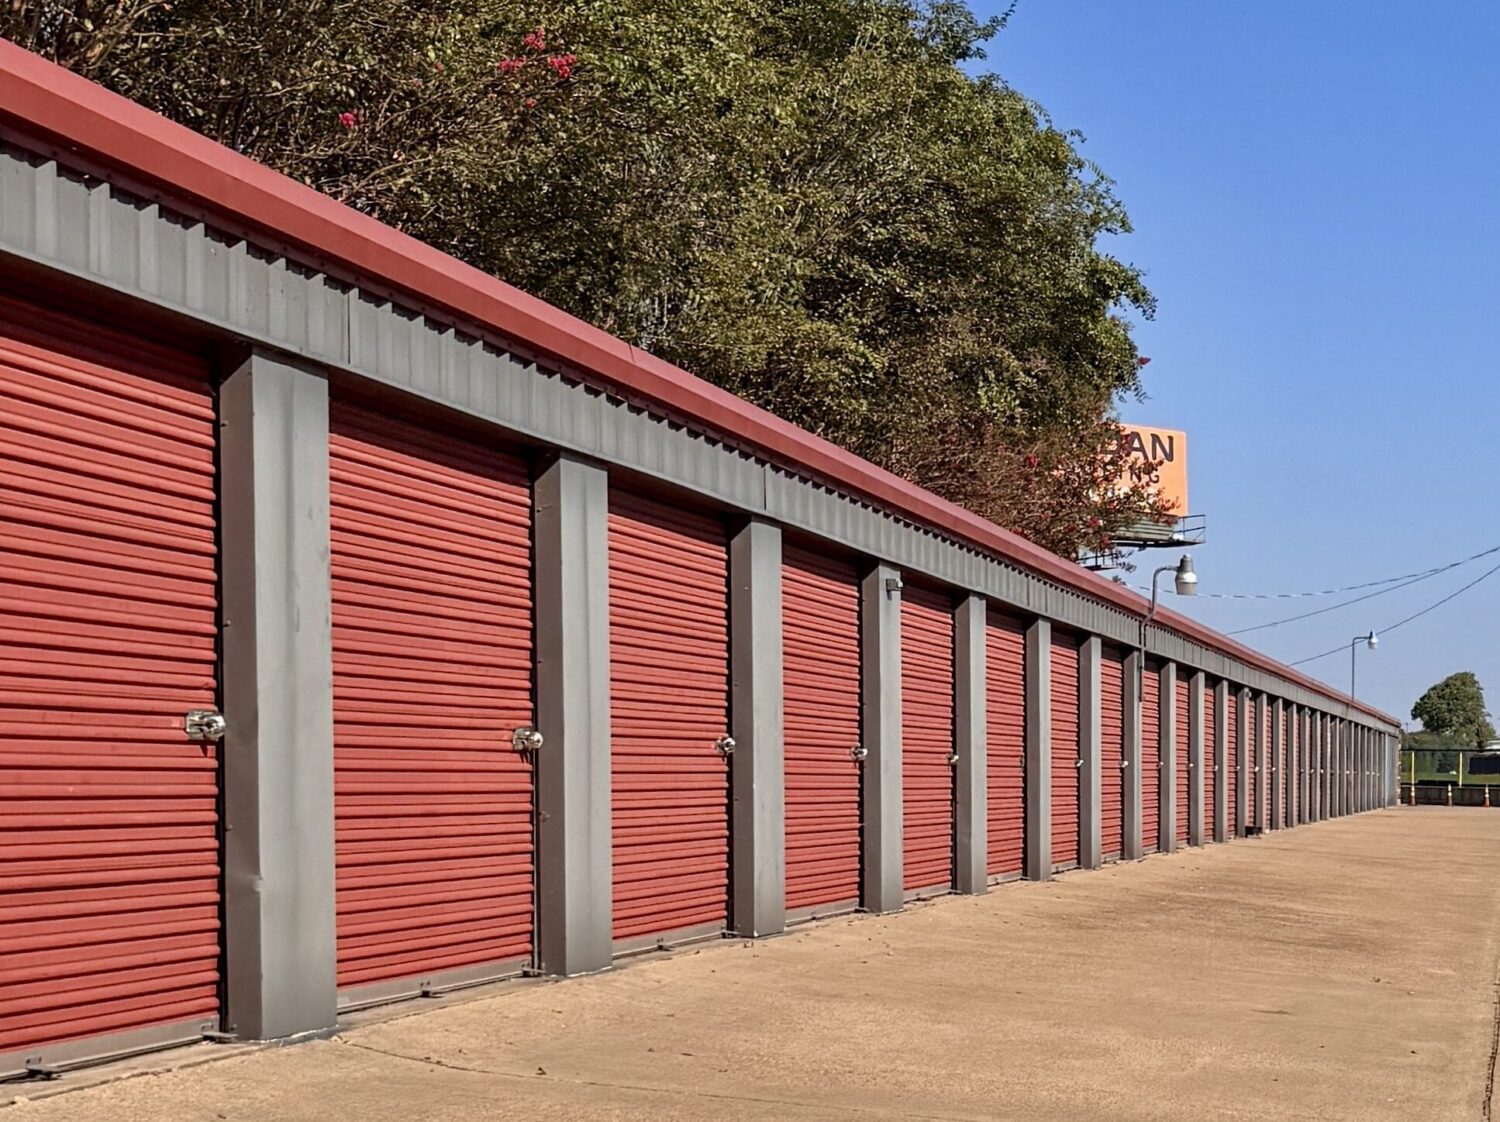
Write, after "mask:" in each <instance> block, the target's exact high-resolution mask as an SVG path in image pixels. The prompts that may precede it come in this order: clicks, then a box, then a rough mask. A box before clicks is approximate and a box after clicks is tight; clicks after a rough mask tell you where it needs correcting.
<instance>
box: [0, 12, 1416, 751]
mask: <svg viewBox="0 0 1500 1122" xmlns="http://www.w3.org/2000/svg"><path fill="white" fill-rule="evenodd" d="M0 112H3V114H4V115H5V116H7V117H10V118H13V119H14V120H15V121H16V122H17V123H19V124H21V125H22V126H24V127H25V129H26V130H27V131H28V132H40V133H42V134H44V135H45V137H46V138H47V139H49V140H51V141H52V142H53V143H55V144H58V145H60V146H62V147H65V148H68V149H72V150H76V151H79V152H81V153H84V154H86V155H87V156H88V157H89V158H91V159H93V160H96V161H100V162H102V163H104V164H106V165H108V166H112V167H115V168H118V169H120V170H122V171H124V172H126V173H127V174H128V175H130V176H131V177H132V178H134V179H137V180H140V181H143V182H146V183H150V184H155V185H157V186H158V187H159V188H161V189H162V190H163V191H164V192H166V193H168V194H170V195H171V196H173V197H176V198H180V199H184V200H187V201H189V202H191V203H192V204H194V205H196V206H198V207H200V208H202V209H204V210H205V211H207V212H209V213H213V214H219V215H223V216H225V217H226V218H228V219H229V220H231V221H233V222H234V223H236V224H237V225H241V226H243V227H245V228H247V229H253V230H259V231H263V232H265V233H266V234H268V235H269V236H270V237H271V238H273V239H275V240H276V241H278V242H284V243H288V244H291V245H294V246H298V247H301V248H302V249H304V250H306V251H308V252H310V253H312V254H314V255H316V256H317V257H320V258H323V259H326V260H329V261H333V262H337V263H338V264H339V265H340V266H342V267H344V268H347V269H348V270H350V271H352V272H354V273H357V274H359V275H361V276H366V277H369V278H370V279H371V280H373V281H375V282H377V283H379V284H381V285H383V286H386V287H388V288H390V289H393V290H397V291H400V292H405V293H409V294H410V295H411V296H413V297H414V298H416V299H417V300H418V301H419V302H422V303H426V304H430V305H436V306H438V307H442V308H446V309H448V310H450V311H451V312H452V313H454V314H455V315H456V316H459V317H462V318H465V319H471V320H475V321H477V322H479V323H481V324H483V325H485V326H486V327H487V328H489V329H490V330H492V331H495V332H497V333H499V334H501V335H504V336H506V337H508V338H511V339H514V340H516V341H517V342H519V343H522V344H524V345H525V346H526V347H528V348H530V349H532V350H534V351H536V352H539V353H541V354H543V355H547V356H551V357H552V358H554V359H556V360H557V361H559V362H561V363H564V364H567V365H571V366H575V367H578V368H579V369H581V370H583V371H586V372H588V373H590V374H592V375H594V376H597V377H599V378H602V379H604V380H605V381H607V382H609V383H612V384H614V385H617V386H619V387H621V388H622V389H624V390H626V391H628V392H629V393H631V394H636V395H640V396H641V397H644V398H646V399H649V400H651V401H654V402H657V403H659V404H661V405H662V406H664V407H666V408H667V409H669V410H671V411H673V412H675V413H678V414H680V415H682V416H684V417H687V418H691V419H693V420H696V421H697V422H699V423H701V424H703V425H705V426H708V427H709V428H710V429H714V430H717V431H719V432H721V433H723V434H725V435H727V436H729V437H732V438H734V439H735V440H738V441H743V442H744V443H746V444H749V445H751V446H753V447H756V448H759V449H762V450H764V451H765V452H767V453H769V454H770V455H771V456H772V457H774V458H776V459H779V460H782V461H783V462H787V463H791V464H795V465H799V466H800V467H801V468H803V469H805V470H806V471H808V472H810V473H812V474H814V475H816V476H819V477H821V478H823V479H825V480H828V481H830V482H832V483H836V484H837V485H839V486H840V487H842V488H846V489H848V490H849V491H850V492H852V493H854V494H856V495H860V496H862V497H865V498H868V499H871V500H873V501H874V502H876V503H877V504H879V505H880V506H883V507H885V508H887V509H889V510H891V511H893V512H895V513H897V514H900V515H901V516H903V517H906V518H909V519H911V520H913V521H915V522H919V523H921V524H923V525H926V526H930V527H933V528H935V529H937V530H940V531H942V532H943V533H946V534H949V535H952V536H953V537H955V538H958V539H960V540H962V541H965V542H968V543H971V544H973V545H976V546H978V547H980V548H981V549H984V550H986V551H988V552H991V553H995V554H998V555H1000V556H1002V557H1004V558H1005V559H1006V560H1008V561H1011V562H1013V563H1015V564H1018V565H1021V566H1023V567H1024V568H1026V569H1029V570H1031V571H1032V572H1034V573H1037V574H1039V575H1041V576H1044V577H1046V578H1048V579H1049V580H1052V581H1055V582H1056V583H1058V584H1061V585H1064V586H1066V587H1068V588H1072V589H1074V590H1076V591H1078V592H1080V593H1082V594H1084V595H1086V596H1090V597H1093V598H1095V599H1098V600H1103V601H1105V602H1106V603H1108V604H1111V605H1113V606H1115V607H1117V608H1119V609H1121V610H1123V611H1125V612H1127V613H1129V614H1130V615H1133V616H1137V617H1139V616H1142V615H1143V614H1144V612H1145V608H1146V602H1145V599H1144V598H1143V597H1141V596H1139V595H1137V594H1136V593H1134V592H1131V591H1130V590H1129V589H1126V588H1124V587H1122V586H1121V585H1118V584H1115V583H1114V582H1113V581H1109V580H1105V579H1104V578H1103V577H1100V576H1098V575H1096V574H1094V573H1091V572H1089V571H1087V570H1086V569H1082V568H1080V567H1079V566H1077V565H1076V564H1074V563H1072V562H1070V561H1067V560H1064V559H1063V558H1061V557H1059V556H1057V555H1056V554H1054V553H1050V552H1048V551H1047V550H1044V549H1042V548H1040V547H1039V546H1036V545H1034V544H1032V543H1031V542H1028V541H1026V540H1025V539H1024V538H1021V537H1019V536H1017V535H1016V534H1013V533H1011V532H1010V531H1008V530H1004V529H1001V528H1000V527H999V526H997V525H995V524H994V523H992V522H989V521H987V520H985V519H983V518H980V517H979V516H978V515H976V514H973V513H971V512H970V511H967V510H964V509H963V508H962V507H959V506H956V505H954V504H953V503H950V502H947V501H946V500H944V499H941V498H939V497H938V496H936V495H934V494H932V493H931V492H930V491H926V490H923V489H922V488H920V487H917V486H915V485H914V484H911V483H908V482H907V481H906V480H904V479H901V478H900V477H899V476H896V475H894V474H892V473H891V472H888V471H885V470H884V469H882V468H878V467H876V466H875V465H874V464H871V463H869V462H868V461H866V460H862V459H860V458H859V457H858V456H855V455H854V454H852V453H850V452H847V451H845V450H844V449H842V448H839V447H838V446H836V445H834V444H832V443H830V442H828V441H826V440H823V439H822V438H820V437H817V436H814V435H813V434H811V433H809V432H806V431H805V430H803V429H800V428H798V427H797V426H795V425H793V424H791V423H789V422H787V421H784V420H782V419H781V418H779V417H777V416H775V415H773V414H771V413H769V412H767V411H766V410H764V409H761V408H759V407H757V406H754V405H751V404H750V403H748V402H746V401H743V400H741V399H740V398H737V397H735V396H734V395H733V394H730V393H728V392H727V391H725V390H721V389H719V388H718V387H716V386H712V385H710V384H709V383H707V382H705V381H703V380H702V379H700V378H695V377H694V376H693V375H691V374H689V373H687V371H685V370H682V369H680V368H678V367H676V366H673V365H671V364H670V363H667V362H663V361H662V360H661V359H659V358H656V357H654V356H652V355H650V354H647V353H646V352H644V351H641V350H638V349H636V348H634V347H632V346H630V345H629V344H628V343H625V342H623V341H622V340H620V339H617V338H615V337H614V336H612V335H609V334H607V333H606V332H604V331H601V330H599V329H598V328H596V327H593V326H591V325H589V324H587V323H584V322H583V321H582V320H580V319H577V318H575V317H573V316H570V315H568V314H567V313H566V312H563V311H561V310H559V309H557V308H554V307H552V306H551V305H550V304H547V303H545V302H543V301H541V300H538V299H537V298H536V297H534V296H528V295H527V294H526V293H524V292H522V291H520V290H519V289H517V288H514V287H512V286H511V285H508V284H506V283H505V282H504V281H500V280H497V279H496V278H494V277H492V276H490V275H488V274H487V273H483V272H481V271H479V270H478V269H475V268H473V267H472V266H469V265H465V264H464V263H463V262H461V261H459V260H457V259H455V258H453V257H449V256H448V255H447V254H445V253H442V252H441V251H439V250H436V249H433V248H432V247H431V246H429V245H426V244H424V243H422V242H419V241H417V240H416V239H415V238H412V237H409V236H407V235H406V234H403V233H401V232H400V231H398V230H394V229H392V228H391V227H389V226H386V225H384V224H382V223H380V222H378V221H376V220H375V219H373V218H370V217H368V216H367V215H363V214H360V213H359V212H358V211H355V210H352V209H350V208H349V207H346V206H344V205H343V204H342V203H338V202H335V201H334V200H332V199H330V198H328V197H327V196H326V195H322V194H319V193H318V192H317V191H314V190H313V189H312V188H310V187H307V186H306V185H305V184H301V183H298V182H296V181H295V180H292V179H289V178H287V177H286V176H284V175H282V174H280V173H279V172H276V171H273V170H272V169H270V168H268V167H266V166H265V165H263V164H259V163H256V162H255V161H254V160H251V159H248V158H247V157H244V156H241V155H240V154H238V153H236V152H232V151H230V150H229V149H227V148H225V147H224V146H223V145H220V144H218V143H216V142H214V141H212V140H209V139H208V138H207V137H204V136H201V135H199V134H198V133H195V132H193V131H192V130H191V129H188V128H185V127H184V126H182V125H178V124H176V123H175V122H173V121H169V120H167V119H166V118H165V117H162V116H160V115H158V114H156V113H153V112H151V111H150V110H149V109H146V108H144V107H142V106H140V105H137V104H136V103H134V102H132V101H130V100H128V99H126V98H123V97H120V96H119V95H117V94H114V93H111V92H110V91H108V90H106V89H104V88H103V87H102V86H98V85H96V84H94V83H93V82H90V81H88V80H87V79H85V78H82V77H79V76H78V75H76V74H73V73H72V72H70V71H67V70H65V69H63V68H61V67H59V66H56V65H55V64H53V63H50V62H48V61H47V60H45V59H43V58H40V57H39V56H37V55H34V54H32V53H31V52H29V51H26V50H23V49H22V48H20V47H18V46H16V45H15V44H14V43H11V42H8V41H6V40H3V39H0ZM1156 622H1157V624H1158V625H1163V626H1166V627H1169V628H1170V629H1171V630H1173V631H1176V632H1178V633H1179V634H1181V635H1184V636H1186V637H1188V638H1190V639H1193V640H1196V641H1197V642H1200V643H1203V644H1204V645H1206V646H1209V647H1212V648H1214V649H1216V650H1219V651H1222V652H1224V653H1225V654H1229V655H1232V656H1234V657H1236V658H1238V659H1240V660H1241V661H1243V662H1245V663H1247V664H1249V665H1251V666H1255V667H1257V668H1259V669H1261V670H1264V671H1267V672H1268V673H1272V674H1276V675H1278V676H1280V677H1283V678H1286V679H1287V680H1289V681H1292V682H1296V683H1298V684H1300V685H1302V686H1304V687H1306V688H1308V689H1310V690H1313V691H1314V692H1316V693H1319V694H1321V695H1323V696H1324V697H1327V698H1329V699H1330V700H1334V701H1337V702H1344V701H1345V698H1344V696H1343V695H1342V694H1340V693H1338V692H1337V691H1335V690H1333V689H1331V688H1330V687H1329V686H1327V685H1325V684H1324V683H1322V682H1319V681H1316V680H1315V679H1313V678H1309V677H1307V676H1306V675H1304V674H1300V673H1298V672H1297V671H1295V670H1293V669H1291V668H1290V667H1288V666H1284V665H1282V664H1281V663H1279V662H1277V661H1275V660H1274V659H1271V658H1267V657H1266V656H1265V655H1262V654H1260V653H1259V652H1257V651H1254V650H1251V649H1250V648H1249V647H1246V646H1243V645H1242V644H1240V643H1236V642H1235V641H1234V640H1232V639H1230V638H1228V637H1227V636H1224V635H1220V634H1219V633H1218V632H1216V631H1213V630H1212V629H1210V628H1207V627H1204V626H1203V625H1202V624H1200V623H1197V622H1196V621H1194V620H1191V619H1188V618H1187V617H1186V616H1182V615H1179V614H1177V613H1175V612H1172V611H1169V610H1166V609H1163V610H1160V611H1158V613H1157V616H1156ZM1355 708H1357V709H1359V710H1361V711H1362V712H1364V713H1367V714H1369V715H1370V716H1373V717H1376V718H1378V719H1380V720H1383V721H1387V722H1389V723H1391V724H1392V725H1395V724H1397V722H1396V721H1395V720H1394V719H1393V718H1391V717H1389V716H1387V715H1386V714H1384V713H1381V712H1380V711H1379V710H1376V709H1372V708H1370V707H1368V706H1366V705H1362V704H1358V703H1356V705H1355Z"/></svg>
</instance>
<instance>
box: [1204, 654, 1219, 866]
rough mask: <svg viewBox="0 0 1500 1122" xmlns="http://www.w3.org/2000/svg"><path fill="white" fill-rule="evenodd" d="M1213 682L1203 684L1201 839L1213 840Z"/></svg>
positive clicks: (1215, 748) (1215, 733) (1215, 747)
mask: <svg viewBox="0 0 1500 1122" xmlns="http://www.w3.org/2000/svg"><path fill="white" fill-rule="evenodd" d="M1217 706H1218V703H1217V701H1216V699H1215V696H1214V684H1213V683H1212V682H1205V683H1204V685H1203V840H1204V841H1205V842H1211V841H1213V840H1214V809H1215V807H1216V806H1217V805H1218V804H1217V802H1216V801H1215V798H1214V794H1215V792H1214V789H1215V787H1217V785H1218V774H1219V768H1218V759H1219V754H1218V745H1219V727H1218V725H1217V724H1215V723H1214V717H1215V715H1216V714H1217V712H1218V708H1217Z"/></svg>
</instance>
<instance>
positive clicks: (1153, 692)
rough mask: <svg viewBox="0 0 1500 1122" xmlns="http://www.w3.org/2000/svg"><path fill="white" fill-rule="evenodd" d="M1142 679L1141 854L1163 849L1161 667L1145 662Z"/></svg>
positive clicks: (1164, 779) (1164, 774) (1164, 778)
mask: <svg viewBox="0 0 1500 1122" xmlns="http://www.w3.org/2000/svg"><path fill="white" fill-rule="evenodd" d="M1145 667H1146V670H1145V673H1144V674H1143V675H1142V676H1141V852H1143V853H1155V852H1156V851H1157V850H1158V849H1160V848H1161V785H1162V783H1163V782H1165V781H1166V773H1165V771H1164V770H1163V768H1162V758H1161V667H1160V666H1158V665H1157V664H1156V663H1154V662H1151V661H1150V660H1149V659H1148V660H1145Z"/></svg>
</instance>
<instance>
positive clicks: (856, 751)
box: [849, 744, 870, 760]
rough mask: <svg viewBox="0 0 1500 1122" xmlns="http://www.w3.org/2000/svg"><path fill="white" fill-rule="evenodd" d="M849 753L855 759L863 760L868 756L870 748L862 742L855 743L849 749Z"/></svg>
mask: <svg viewBox="0 0 1500 1122" xmlns="http://www.w3.org/2000/svg"><path fill="white" fill-rule="evenodd" d="M849 755H851V756H852V757H854V759H856V760H865V759H868V758H869V756H870V750H869V749H868V748H866V747H865V746H864V745H863V744H856V745H855V746H854V747H853V748H850V749H849Z"/></svg>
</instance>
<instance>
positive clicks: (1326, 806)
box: [1322, 713, 1334, 819]
mask: <svg viewBox="0 0 1500 1122" xmlns="http://www.w3.org/2000/svg"><path fill="white" fill-rule="evenodd" d="M1333 735H1334V723H1333V717H1332V716H1331V715H1330V714H1328V713H1324V714H1323V804H1322V805H1323V817H1324V818H1325V819H1327V818H1332V817H1333V816H1334V809H1333V805H1334V804H1333Z"/></svg>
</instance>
